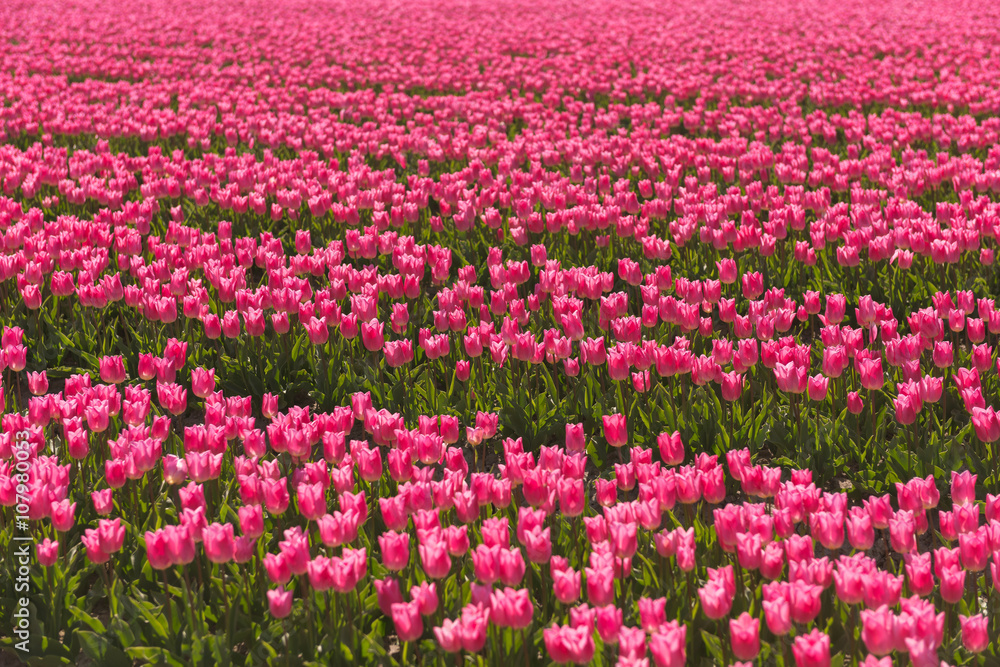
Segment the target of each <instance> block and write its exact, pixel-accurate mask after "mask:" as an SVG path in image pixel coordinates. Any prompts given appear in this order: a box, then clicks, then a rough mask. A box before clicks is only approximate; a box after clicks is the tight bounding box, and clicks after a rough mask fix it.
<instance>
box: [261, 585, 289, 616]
mask: <svg viewBox="0 0 1000 667" xmlns="http://www.w3.org/2000/svg"><path fill="white" fill-rule="evenodd" d="M267 608H268V611H270V612H271V616H273V617H275V618H285V617H286V616H288V614H290V613H291V611H292V592H291V591H286V590H285V589H284V588H273V589H271V590H269V591H268V592H267Z"/></svg>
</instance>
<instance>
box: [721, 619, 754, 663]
mask: <svg viewBox="0 0 1000 667" xmlns="http://www.w3.org/2000/svg"><path fill="white" fill-rule="evenodd" d="M729 636H730V641H731V643H732V647H733V655H734V656H736V659H737V660H753V659H754V658H756V657H757V654H758V653H760V621H759V620H758V619H756V618H753V617H751V616H750V614H748V613H746V612H743V613H742V614H740V617H739V618H737V619H730V620H729Z"/></svg>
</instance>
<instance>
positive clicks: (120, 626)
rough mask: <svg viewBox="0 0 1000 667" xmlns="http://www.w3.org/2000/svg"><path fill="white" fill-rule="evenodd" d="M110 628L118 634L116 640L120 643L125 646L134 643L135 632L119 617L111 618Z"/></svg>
mask: <svg viewBox="0 0 1000 667" xmlns="http://www.w3.org/2000/svg"><path fill="white" fill-rule="evenodd" d="M111 630H112V631H114V633H115V634H116V635H118V641H120V642H121V643H122V646H124V647H126V648H127V647H129V646H131V645H132V644H134V643H135V633H133V632H132V628H131V627H130V626H129V624H128V623H126V622H125V621H123V620H122V619H121V618H114V619H112V620H111Z"/></svg>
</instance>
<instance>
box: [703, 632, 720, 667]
mask: <svg viewBox="0 0 1000 667" xmlns="http://www.w3.org/2000/svg"><path fill="white" fill-rule="evenodd" d="M701 639H702V641H704V642H705V648H706V649H707V650H708V652H709V653H710V654H711V655H712V657H713V658H715V664H717V665H724V664H725V658H724V657H723V653H722V642H721V641H720V640H719V638H718V637H716V636H715V635H713V634H710V633H709V632H708V630H702V631H701Z"/></svg>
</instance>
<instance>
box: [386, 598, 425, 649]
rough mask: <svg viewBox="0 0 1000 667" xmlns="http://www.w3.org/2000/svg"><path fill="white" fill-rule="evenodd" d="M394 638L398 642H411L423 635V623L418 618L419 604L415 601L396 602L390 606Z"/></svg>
mask: <svg viewBox="0 0 1000 667" xmlns="http://www.w3.org/2000/svg"><path fill="white" fill-rule="evenodd" d="M390 610H391V616H392V622H393V625H394V626H395V628H396V636H398V637H399V640H400V641H403V642H412V641H416V640H417V639H420V636H421V635H422V634H423V633H424V623H423V621H422V620H421V618H420V604H419V603H418V602H417V601H415V600H414V601H410V602H396V603H393V604H392V605H391V606H390Z"/></svg>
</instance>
